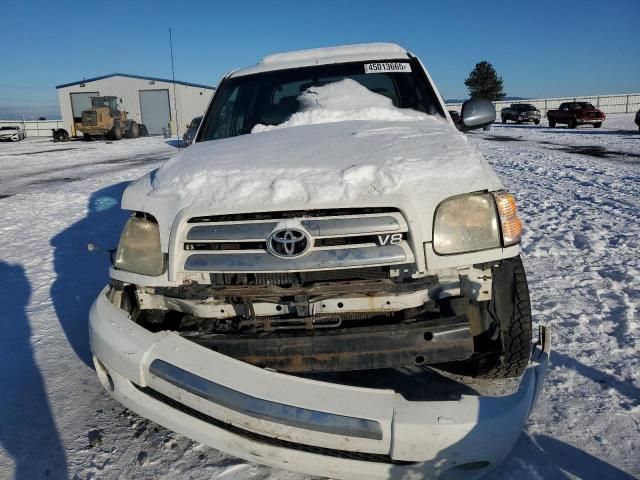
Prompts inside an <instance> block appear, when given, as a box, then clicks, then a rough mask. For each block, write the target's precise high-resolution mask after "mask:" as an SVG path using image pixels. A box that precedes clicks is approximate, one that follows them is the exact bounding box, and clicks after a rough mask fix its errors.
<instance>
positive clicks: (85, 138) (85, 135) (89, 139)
mask: <svg viewBox="0 0 640 480" xmlns="http://www.w3.org/2000/svg"><path fill="white" fill-rule="evenodd" d="M82 138H84V141H85V142H90V141H92V140H93V137H92V136H91V135H89V134H88V133H83V134H82Z"/></svg>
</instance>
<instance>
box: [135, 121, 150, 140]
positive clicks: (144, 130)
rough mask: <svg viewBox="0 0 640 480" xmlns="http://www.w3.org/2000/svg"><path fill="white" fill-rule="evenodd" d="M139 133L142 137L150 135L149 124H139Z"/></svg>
mask: <svg viewBox="0 0 640 480" xmlns="http://www.w3.org/2000/svg"><path fill="white" fill-rule="evenodd" d="M138 133H139V135H140V136H141V137H148V136H149V131H148V130H147V126H146V125H145V124H144V123H140V124H138Z"/></svg>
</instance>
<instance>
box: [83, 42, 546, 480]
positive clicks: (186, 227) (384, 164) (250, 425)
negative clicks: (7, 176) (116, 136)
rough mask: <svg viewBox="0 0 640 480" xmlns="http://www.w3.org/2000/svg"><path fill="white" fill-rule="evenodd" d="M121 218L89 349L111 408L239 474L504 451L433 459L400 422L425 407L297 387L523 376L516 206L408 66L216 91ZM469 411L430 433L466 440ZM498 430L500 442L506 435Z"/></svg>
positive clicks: (290, 64) (310, 74)
mask: <svg viewBox="0 0 640 480" xmlns="http://www.w3.org/2000/svg"><path fill="white" fill-rule="evenodd" d="M460 117H461V118H460V121H459V123H460V125H461V129H463V130H468V129H473V128H482V127H484V126H486V125H489V124H491V123H492V122H493V121H494V120H495V110H494V107H493V105H492V104H491V103H490V102H488V101H486V100H470V101H468V102H466V103H465V104H464V105H463V106H462V111H461V114H460ZM122 208H124V209H126V210H128V211H130V212H131V216H130V218H129V220H128V222H127V224H126V225H125V227H124V230H123V232H122V236H121V239H120V243H119V245H118V248H117V251H116V252H115V255H114V257H113V265H112V267H111V269H110V276H111V281H110V283H109V285H107V286H106V288H105V289H104V290H103V291H102V292H101V293H100V295H99V296H98V298H97V300H96V302H95V303H94V305H93V307H92V310H91V314H90V331H91V343H92V350H93V355H94V358H95V364H96V370H97V372H98V375H99V377H100V379H101V381H102V383H103V385H104V386H105V388H107V389H108V390H109V391H110V392H112V394H113V395H114V396H115V397H116V398H117V399H118V400H120V401H121V402H123V403H124V404H125V405H127V406H128V407H129V408H132V409H133V410H135V411H138V412H141V413H142V414H143V415H145V416H148V417H150V418H153V419H155V420H156V421H158V422H160V423H163V424H164V425H167V426H169V427H171V428H173V429H175V430H178V431H181V432H184V433H185V434H187V435H191V436H193V437H194V438H198V439H201V441H205V442H207V443H208V444H209V445H213V446H215V447H216V448H219V449H222V450H224V451H227V452H231V453H233V454H237V455H240V456H243V457H245V458H252V459H254V460H256V461H259V462H266V463H269V464H272V465H279V466H284V467H286V468H294V469H299V470H302V471H307V472H313V473H316V474H323V475H328V476H331V477H340V478H343V477H344V476H348V473H347V472H352V473H351V475H355V472H356V471H357V472H358V475H360V476H361V477H362V478H365V477H366V478H373V477H380V478H383V477H385V476H386V475H387V474H388V468H390V466H393V468H396V467H397V468H398V469H400V470H403V471H404V470H405V469H406V470H407V472H406V473H407V474H409V470H411V469H412V468H413V466H414V465H418V464H417V463H416V462H424V461H426V460H427V459H431V458H432V456H431V454H432V453H433V452H442V451H445V450H446V451H448V452H453V451H454V450H455V454H454V456H455V458H454V459H453V466H455V465H456V462H458V463H464V462H465V461H467V462H472V463H473V462H475V463H476V464H477V463H478V462H479V463H481V464H482V465H481V466H480V467H479V468H483V467H484V466H485V465H490V464H491V465H493V464H494V462H495V458H494V453H487V452H489V451H491V450H492V449H493V448H497V449H500V450H502V449H504V445H505V442H500V443H499V444H496V445H491V447H490V448H488V449H485V450H483V452H484V453H482V455H488V456H489V457H491V458H490V460H489V461H486V462H484V461H482V462H480V460H483V459H484V457H478V455H480V454H478V453H477V452H478V450H477V448H478V447H477V445H478V444H479V443H480V444H484V443H486V442H482V441H480V442H479V443H478V440H476V439H477V437H473V438H472V439H471V440H470V441H471V442H472V443H473V444H474V445H475V446H473V447H468V444H467V443H465V442H461V443H459V444H457V446H456V447H455V448H454V449H453V450H449V449H450V447H451V448H453V447H452V445H451V444H453V443H456V442H457V439H458V437H459V436H458V433H455V434H453V433H449V434H445V433H444V432H443V431H442V432H441V433H435V430H434V425H432V422H434V421H436V420H432V417H431V414H429V415H426V414H424V415H423V414H422V413H420V412H424V408H425V406H426V404H428V403H429V402H421V401H415V402H414V401H412V400H406V399H404V398H403V397H402V396H401V395H399V394H396V393H394V391H393V389H392V388H393V387H380V388H378V389H365V388H360V387H356V386H354V385H353V384H350V383H348V382H346V380H344V377H336V378H342V381H341V380H337V381H336V382H326V381H318V378H320V377H318V375H326V374H332V375H333V374H335V375H337V374H338V373H347V372H364V371H367V370H375V371H377V372H382V370H380V369H387V370H385V371H389V370H388V369H391V368H395V367H408V368H421V367H423V366H424V365H437V366H438V367H439V368H442V369H448V370H451V371H455V372H460V373H464V374H466V375H475V376H481V377H487V378H505V377H518V376H520V375H522V374H523V371H524V370H525V367H526V366H527V363H528V360H529V356H530V345H531V311H530V304H529V293H528V287H527V280H526V276H525V271H524V268H523V265H522V261H521V259H520V256H519V243H520V238H521V232H522V224H521V221H520V218H519V217H518V213H517V209H516V201H515V199H514V196H513V195H512V194H511V193H508V192H507V191H506V189H505V187H504V185H503V184H502V182H501V181H500V179H499V178H498V177H497V176H496V174H495V173H494V172H493V171H492V169H491V167H490V166H489V165H488V164H487V162H486V161H485V160H484V159H483V157H482V156H481V154H480V153H478V151H477V150H475V149H474V148H473V147H472V146H471V145H470V144H469V143H468V141H467V140H466V139H465V138H464V136H463V135H462V134H461V133H459V132H458V131H457V130H456V127H455V126H454V124H453V122H452V120H451V118H450V116H449V115H448V114H447V113H446V110H445V105H444V103H443V101H442V99H441V97H440V94H439V93H438V91H437V89H436V87H435V85H434V84H433V83H432V81H431V78H430V76H429V74H428V73H427V71H426V70H425V68H424V67H423V65H422V63H421V62H420V61H419V60H418V59H417V58H416V57H415V56H413V55H412V54H411V53H409V52H407V51H406V50H404V49H403V48H401V47H399V46H397V45H393V44H367V45H355V46H354V45H352V46H343V47H334V48H327V49H317V50H308V51H301V52H292V53H285V54H276V55H271V56H268V57H266V58H264V59H262V60H261V61H260V62H259V63H258V64H256V65H254V66H251V67H247V68H244V69H240V70H235V71H233V72H232V73H230V74H228V75H227V76H226V77H225V78H224V79H223V80H222V82H221V83H220V85H219V88H218V89H217V90H216V93H215V96H214V98H213V100H212V102H211V104H210V105H209V107H208V110H207V112H206V113H205V115H204V118H203V120H202V123H201V125H200V128H199V129H198V133H197V135H196V138H195V141H194V144H193V145H192V146H191V147H189V148H188V149H186V150H184V151H183V152H182V153H180V154H179V155H178V156H177V157H175V158H174V159H172V160H170V161H169V162H167V163H166V164H165V165H163V166H162V167H161V168H160V169H158V170H156V171H153V172H151V173H150V174H148V175H146V176H144V177H142V178H141V179H139V180H138V181H136V182H135V183H133V184H132V185H130V186H129V187H128V188H127V189H126V191H125V192H124V195H123V198H122ZM323 378H326V377H323ZM344 382H346V383H344ZM424 388H426V389H428V388H429V387H428V386H427V385H425V386H424ZM523 388H524V390H521V391H520V393H518V394H517V398H516V397H514V398H513V400H512V401H511V400H510V401H509V402H510V403H508V407H506V410H504V411H503V410H502V409H501V408H500V407H497V405H494V404H492V405H493V406H491V407H487V408H489V410H490V411H492V412H498V417H500V419H503V418H504V419H507V418H512V417H510V416H509V415H511V414H512V413H513V412H515V411H516V410H517V411H518V412H524V415H525V417H526V415H527V414H528V411H529V408H530V406H527V407H526V408H520V407H518V408H517V409H516V408H515V405H516V404H518V405H521V403H522V402H530V399H531V398H534V397H532V393H531V392H532V391H533V390H532V388H530V387H523ZM510 398H511V397H510ZM474 405H475V406H473V407H471V406H470V405H468V404H467V403H461V404H460V406H459V408H460V411H459V412H458V411H457V412H458V413H453V412H450V413H451V415H452V416H451V418H449V417H447V415H446V414H445V417H446V418H445V417H442V415H441V414H438V415H437V418H445V420H446V422H444V423H443V424H442V425H443V426H445V425H444V424H446V426H445V427H446V428H447V429H450V428H454V429H462V430H465V432H466V431H467V430H469V428H468V427H469V425H470V423H469V422H473V421H474V420H471V419H475V418H476V417H477V415H478V411H479V408H480V407H479V406H478V404H474ZM527 405H529V404H527ZM438 408H440V407H438ZM442 408H444V410H442V411H443V412H445V411H449V410H448V407H442ZM467 408H470V409H471V410H473V412H471V411H470V410H467ZM483 408H484V407H483ZM394 412H395V413H394ZM517 415H520V413H518V414H517ZM433 418H436V417H433ZM492 418H493V417H492ZM437 422H441V420H437ZM437 422H436V423H437ZM492 422H493V420H492ZM507 423H508V426H505V428H506V429H507V430H509V431H511V430H514V432H515V436H514V439H515V438H517V432H519V430H520V428H521V425H522V422H521V420H514V421H511V420H510V421H509V422H507ZM391 425H393V435H392V431H391V428H392V427H391ZM491 425H492V426H491V427H489V428H495V424H494V423H491ZM435 428H436V430H438V431H440V430H439V428H440V426H435ZM462 430H455V431H456V432H461V431H462ZM447 431H448V432H453V430H447ZM483 431H484V430H483V429H482V428H481V427H479V426H478V428H477V429H476V428H475V427H474V432H476V434H478V435H482V433H481V432H483ZM251 432H253V433H251ZM427 432H431V433H430V434H428V433H427ZM491 432H492V433H491V435H493V432H494V430H491ZM426 434H428V435H430V436H429V439H428V440H427V439H426V438H425V437H424V435H426ZM462 436H464V435H462ZM507 436H508V435H507ZM454 437H455V438H454ZM514 441H515V440H514ZM273 442H277V443H275V444H274V443H273ZM506 443H507V444H508V441H507V442H506ZM508 448H511V447H510V446H508ZM506 451H508V449H507V450H506ZM254 452H255V453H254ZM286 452H289V453H286ZM439 455H440V454H438V456H437V457H435V459H434V462H435V461H436V459H440V456H439ZM495 455H497V454H495ZM321 457H322V458H321ZM471 457H472V458H471ZM323 458H326V460H323ZM285 459H286V460H285ZM465 459H466V460H465ZM397 462H400V463H397ZM450 462H451V459H447V460H438V461H437V466H436V467H433V468H436V470H437V471H441V470H443V469H445V467H446V468H452V464H451V463H450ZM420 465H422V464H420ZM420 468H426V467H425V466H424V465H422V466H420ZM429 468H432V467H429ZM474 468H478V467H474ZM436 470H431V471H432V472H434V471H436ZM411 471H413V470H411ZM385 472H387V473H385Z"/></svg>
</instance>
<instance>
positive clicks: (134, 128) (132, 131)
mask: <svg viewBox="0 0 640 480" xmlns="http://www.w3.org/2000/svg"><path fill="white" fill-rule="evenodd" d="M126 136H127V138H138V137H139V136H140V128H139V127H138V124H137V123H136V122H134V121H133V120H132V121H131V123H130V124H129V130H127V132H126Z"/></svg>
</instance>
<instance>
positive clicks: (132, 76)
mask: <svg viewBox="0 0 640 480" xmlns="http://www.w3.org/2000/svg"><path fill="white" fill-rule="evenodd" d="M111 77H128V78H137V79H139V80H154V81H156V82H168V83H177V84H179V85H186V86H188V87H198V88H207V89H209V90H215V89H216V87H212V86H210V85H202V84H199V83H191V82H181V81H180V80H175V81H174V80H170V79H167V78H156V77H144V76H142V75H130V74H128V73H110V74H109V75H102V76H100V77H93V78H85V79H83V80H78V81H77V82H71V83H65V84H63V85H56V88H64V87H71V86H73V85H80V84H81V83H88V82H95V81H96V80H102V79H104V78H111Z"/></svg>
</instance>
